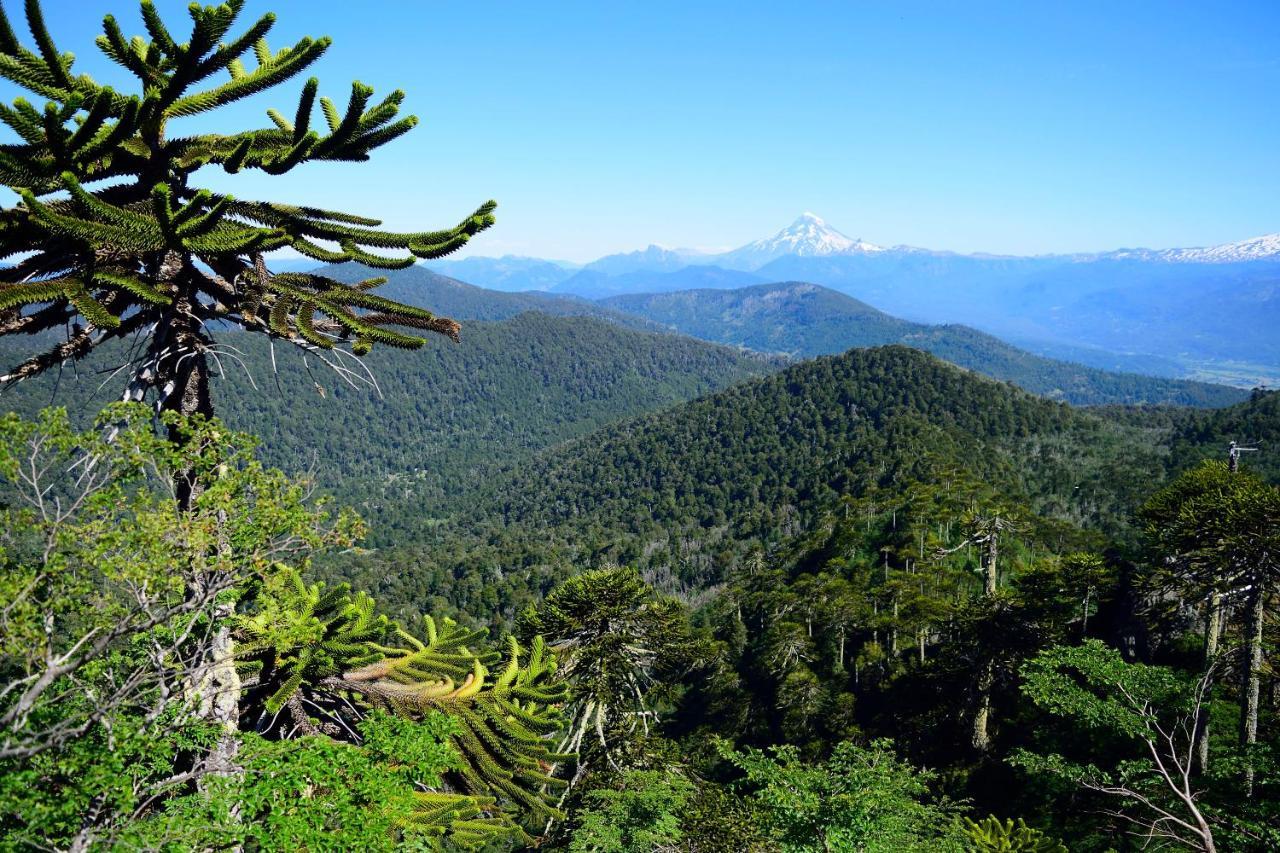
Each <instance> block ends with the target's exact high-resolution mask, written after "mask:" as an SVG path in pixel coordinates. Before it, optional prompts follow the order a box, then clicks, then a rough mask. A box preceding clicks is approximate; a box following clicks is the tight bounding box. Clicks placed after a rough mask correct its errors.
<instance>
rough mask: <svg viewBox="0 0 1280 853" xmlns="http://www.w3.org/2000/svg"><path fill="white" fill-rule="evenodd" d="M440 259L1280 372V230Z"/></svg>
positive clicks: (477, 276)
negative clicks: (971, 246)
mask: <svg viewBox="0 0 1280 853" xmlns="http://www.w3.org/2000/svg"><path fill="white" fill-rule="evenodd" d="M433 268H434V269H438V270H440V271H442V272H446V273H447V274H449V275H456V276H457V277H459V278H463V279H464V280H467V281H470V282H472V283H474V284H478V285H481V286H484V287H490V288H494V289H501V290H521V289H528V290H547V291H551V292H554V293H560V294H567V295H577V296H581V297H585V298H589V299H603V298H611V297H614V296H619V295H628V294H636V293H662V292H672V291H676V290H683V289H698V288H736V287H743V286H750V285H753V284H759V283H768V282H780V281H805V282H812V283H815V284H821V285H824V286H826V287H829V288H832V289H834V290H837V291H840V292H842V293H845V294H847V295H850V296H853V297H856V298H858V299H861V300H863V301H865V302H868V303H870V304H873V305H875V306H876V307H878V308H880V309H882V310H884V311H887V312H889V313H890V314H893V315H896V316H900V317H905V318H908V319H911V320H917V321H923V322H928V323H964V324H967V325H971V326H974V327H976V328H978V329H981V330H983V331H985V332H989V333H992V334H996V335H999V336H1001V337H1002V338H1005V339H1007V340H1016V341H1018V342H1020V343H1025V344H1026V345H1027V346H1029V347H1031V348H1033V349H1038V350H1043V351H1046V352H1055V351H1057V352H1061V351H1064V350H1069V351H1073V352H1084V353H1088V352H1090V351H1097V352H1098V353H1099V358H1098V363H1106V364H1111V363H1113V361H1114V358H1113V357H1114V356H1117V355H1118V356H1122V357H1130V358H1133V359H1136V360H1137V361H1138V362H1142V361H1148V362H1152V363H1159V364H1163V365H1167V366H1168V367H1167V371H1168V372H1176V373H1180V374H1181V375H1183V376H1202V377H1206V378H1219V379H1223V380H1225V381H1229V382H1232V383H1233V384H1237V385H1242V386H1249V385H1253V384H1258V383H1260V382H1264V383H1265V382H1268V381H1269V382H1271V383H1273V384H1274V383H1275V382H1277V381H1280V335H1277V334H1276V333H1275V331H1274V330H1275V329H1277V328H1280V234H1272V235H1267V236H1263V237H1258V238H1254V239H1250V240H1244V241H1241V242H1237V243H1230V244H1227V245H1222V246H1215V247H1209V248H1181V249H1163V250H1156V249H1118V250H1116V251H1111V252H1101V253H1091V254H1067V255H1043V256H1036V257H1014V256H1003V255H986V254H968V255H964V254H957V253H955V252H940V251H932V250H929V249H922V248H917V247H912V246H893V247H883V246H878V245H875V244H872V243H869V242H867V241H865V240H861V239H855V238H851V237H848V236H847V235H845V234H842V233H840V232H839V231H837V230H836V229H834V228H832V227H831V226H830V225H828V224H827V223H825V222H824V221H823V220H822V219H820V218H819V217H817V216H815V215H813V214H811V213H806V214H804V215H802V216H800V217H799V218H798V219H796V220H795V221H794V222H793V223H792V224H791V225H789V226H788V227H786V228H784V229H782V230H781V231H779V232H778V233H777V234H775V235H773V236H772V237H769V238H765V239H761V240H756V241H753V242H751V243H748V244H746V245H745V246H742V247H740V248H738V249H734V250H733V251H730V252H725V253H721V254H700V253H697V252H694V251H691V250H682V249H665V248H662V247H658V246H650V247H649V248H647V249H645V250H642V251H639V252H631V253H626V254H620V255H610V256H608V257H606V258H601V259H600V260H598V261H595V262H593V263H591V264H587V265H585V266H584V267H582V268H581V269H576V268H571V267H569V266H567V265H563V264H556V263H554V262H550V261H537V260H535V259H528V258H520V259H517V258H498V259H489V258H467V259H465V260H462V261H455V262H445V263H437V264H434V265H433ZM1091 363H1092V362H1091Z"/></svg>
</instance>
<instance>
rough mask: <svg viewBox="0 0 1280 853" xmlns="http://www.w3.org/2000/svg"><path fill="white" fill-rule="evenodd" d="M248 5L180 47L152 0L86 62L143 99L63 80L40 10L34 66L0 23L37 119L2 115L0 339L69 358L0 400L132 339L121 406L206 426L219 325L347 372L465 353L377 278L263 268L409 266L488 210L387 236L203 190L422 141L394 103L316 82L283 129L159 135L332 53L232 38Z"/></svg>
mask: <svg viewBox="0 0 1280 853" xmlns="http://www.w3.org/2000/svg"><path fill="white" fill-rule="evenodd" d="M243 5H244V0H227V2H225V3H223V4H221V5H211V6H201V5H199V4H192V5H191V7H190V10H189V11H190V15H191V30H190V35H189V36H188V37H187V40H186V41H181V42H180V41H179V39H178V37H177V36H175V35H174V34H173V33H171V31H170V30H169V28H168V27H167V25H166V24H165V23H164V21H163V20H161V17H160V15H159V13H158V12H157V11H156V9H155V6H154V5H153V3H152V2H151V0H142V2H141V12H142V19H143V23H144V24H145V27H146V30H147V35H146V36H135V37H133V38H131V39H130V38H126V36H125V35H124V33H123V31H122V29H121V26H120V24H119V23H118V22H117V21H116V19H115V18H114V17H112V16H110V15H108V16H107V17H106V18H105V19H104V21H103V35H101V36H99V37H98V40H97V46H98V48H99V49H100V50H101V51H102V52H103V53H104V54H105V55H106V56H107V57H108V58H110V59H111V60H112V61H113V62H115V63H117V64H118V65H120V66H122V67H123V68H124V69H125V70H127V71H128V72H130V73H131V74H132V75H133V76H135V77H136V78H137V79H138V83H139V89H140V93H139V94H125V93H122V92H117V91H115V90H113V89H112V88H111V87H109V86H104V85H101V84H99V83H97V82H95V81H94V80H93V79H92V78H91V77H89V76H88V75H86V74H80V75H75V74H73V72H72V64H73V61H74V57H73V56H72V55H71V54H69V53H62V52H60V51H59V50H58V49H57V48H56V46H55V45H54V43H53V40H52V38H51V37H50V35H49V32H48V29H47V28H46V26H45V23H44V19H43V15H42V12H41V9H40V4H39V2H38V0H27V2H26V3H25V12H26V19H27V24H28V28H29V30H30V31H31V33H32V36H33V38H34V41H35V49H34V50H33V49H31V48H29V47H27V46H25V45H23V44H22V42H21V41H20V40H19V38H18V37H17V35H16V34H15V32H14V27H13V26H12V25H11V23H10V21H9V19H8V16H7V15H6V14H5V13H4V10H3V9H2V8H0V77H3V78H5V79H7V80H9V81H11V82H13V83H16V84H17V85H18V86H20V87H22V88H24V89H26V90H28V91H30V92H31V93H33V94H34V95H36V96H38V97H39V98H42V99H45V101H46V103H45V104H44V105H43V107H37V106H36V105H34V104H33V103H32V102H30V101H28V100H27V99H26V98H23V97H19V98H16V99H15V100H14V101H13V102H12V104H10V105H7V106H6V105H3V104H0V122H3V123H4V124H5V125H7V126H8V128H9V129H10V130H11V131H12V132H13V133H14V134H15V135H16V137H17V140H16V141H14V142H10V143H8V144H4V145H0V183H3V184H4V185H5V186H8V187H10V188H11V189H13V190H14V192H15V193H17V194H18V196H19V197H20V198H21V203H20V204H18V205H17V206H15V207H12V208H6V209H3V210H0V258H8V257H14V256H18V255H25V257H22V258H21V260H20V261H19V262H18V263H17V264H16V265H14V266H13V267H11V268H8V269H6V270H4V271H3V272H0V334H11V333H15V332H24V333H35V332H40V331H44V330H49V329H55V328H59V327H62V326H64V325H67V326H70V327H71V328H70V333H69V334H68V336H67V339H66V340H65V341H64V342H62V343H60V344H58V345H57V346H56V347H54V348H52V349H50V350H49V351H47V352H43V353H40V354H38V355H35V356H33V357H31V358H30V359H28V360H27V361H25V362H23V363H22V364H20V365H18V366H17V367H15V368H14V369H12V370H11V371H10V372H9V373H7V374H5V375H3V376H0V383H4V382H13V381H17V380H21V379H24V378H26V377H29V376H32V375H35V374H37V373H40V372H41V371H43V370H45V369H47V368H49V367H51V366H54V365H57V364H60V363H62V362H65V361H67V360H69V359H74V358H79V357H81V356H83V355H85V354H86V353H87V352H89V351H90V350H92V349H93V348H94V347H96V346H98V345H99V344H101V343H102V342H104V341H106V340H109V339H111V338H115V337H122V336H125V335H130V334H133V333H135V332H138V331H143V332H144V333H149V335H150V337H149V345H148V346H147V347H146V348H145V351H144V352H143V354H142V355H140V356H139V358H138V359H137V360H136V362H135V363H134V365H133V367H134V370H133V375H132V377H131V381H130V385H129V390H128V391H127V392H126V394H127V395H128V396H129V398H131V399H142V398H143V397H144V396H145V395H146V393H147V392H148V391H149V390H150V389H157V390H158V392H159V396H160V400H159V401H158V402H159V404H160V405H162V406H164V407H168V408H178V409H181V410H183V411H186V412H192V411H204V412H205V413H206V414H207V413H208V409H209V404H208V400H207V389H206V388H205V387H204V386H205V384H206V383H207V366H206V364H205V358H206V354H208V353H209V352H211V351H214V349H213V343H212V341H211V340H210V338H209V336H208V333H207V325H208V324H209V323H210V322H211V321H219V322H230V323H233V324H236V325H239V326H242V327H244V328H246V329H251V330H256V331H259V332H263V333H266V334H268V335H271V336H274V337H280V338H283V339H286V340H288V341H291V342H293V343H296V344H298V345H299V346H301V347H303V348H305V349H309V350H311V351H318V350H324V351H327V350H332V349H334V348H335V347H336V346H337V345H338V344H339V343H340V342H347V343H348V345H349V347H350V352H353V353H355V354H357V355H361V354H364V353H365V352H367V351H368V350H369V349H370V347H372V346H373V344H375V343H384V344H387V345H389V346H395V347H404V348H416V347H420V346H422V345H423V343H425V338H424V337H422V336H421V335H420V334H418V333H419V332H436V333H441V334H444V335H447V336H450V337H453V338H456V337H457V334H458V324H457V323H455V322H454V321H452V320H448V319H444V318H440V317H436V316H435V315H434V314H433V313H431V312H430V311H427V310H425V309H422V308H418V307H414V306H409V305H404V304H400V303H397V302H393V301H391V300H388V299H384V298H381V297H379V296H377V295H375V294H373V293H371V292H370V291H371V290H372V288H374V287H377V286H378V285H379V284H381V283H382V280H381V279H370V280H368V281H364V282H361V283H359V284H355V285H350V284H344V283H342V282H339V281H337V280H335V279H332V278H328V277H325V276H321V275H314V274H290V275H273V274H272V273H271V272H270V270H269V269H268V266H267V264H266V263H265V262H264V258H263V253H264V252H268V251H270V250H272V249H279V248H284V247H292V248H293V249H296V250H297V251H299V252H301V253H302V254H304V255H306V256H307V257H310V258H314V259H316V260H317V261H323V262H326V263H337V262H344V261H357V262H359V263H362V264H366V265H369V266H373V267H382V268H388V269H395V268H401V267H405V266H409V265H411V264H412V263H414V261H415V259H418V258H423V259H426V258H438V257H441V256H443V255H446V254H448V253H450V252H452V251H454V250H455V249H457V248H459V247H460V246H462V245H463V244H464V243H465V242H466V241H467V240H468V239H469V238H470V237H471V236H473V235H475V234H476V233H478V232H480V231H482V230H484V229H485V228H488V227H489V226H490V225H491V224H492V223H493V214H492V212H493V209H494V203H493V202H486V203H485V204H483V205H481V206H480V207H479V208H478V209H477V210H476V211H475V212H474V213H473V214H472V215H470V216H468V217H466V218H465V219H464V220H463V221H462V222H461V223H459V224H458V225H456V226H454V227H452V228H447V229H444V230H437V231H416V232H392V231H386V230H383V229H381V228H380V227H379V225H380V223H379V222H378V220H375V219H369V218H366V217H362V216H355V215H352V214H347V213H342V212H337V211H329V210H320V209H317V208H313V207H307V206H303V205H296V204H282V203H277V202H273V201H253V200H245V199H237V198H233V197H231V196H228V195H221V194H218V193H213V192H210V191H209V190H206V189H199V188H198V187H197V185H196V173H197V172H198V171H199V170H200V169H202V168H205V167H221V168H222V169H224V170H225V171H227V172H232V173H234V172H239V171H242V170H245V169H257V170H261V171H263V172H266V173H267V174H272V175H279V174H283V173H285V172H288V171H291V170H292V169H294V168H296V167H298V166H300V165H302V164H304V163H308V162H315V161H344V162H357V161H362V160H367V159H368V158H369V156H370V153H371V152H372V151H373V150H374V149H376V148H379V147H381V146H382V145H385V144H386V143H388V142H390V141H391V140H393V139H396V138H397V137H399V136H401V135H402V134H404V133H406V132H407V131H409V130H410V129H412V128H413V127H414V125H415V124H416V123H417V119H416V118H415V117H414V116H400V105H401V103H402V101H403V99H404V93H403V92H401V91H398V90H397V91H394V92H392V93H391V94H390V95H388V96H387V97H385V98H383V99H382V100H380V101H376V102H375V101H373V90H372V89H370V88H369V87H368V86H365V85H364V84H362V83H359V82H355V83H353V84H352V86H351V94H350V97H349V98H348V99H347V102H346V105H345V106H342V107H340V106H338V105H337V104H335V103H334V102H333V101H331V100H329V99H328V98H326V97H320V96H319V94H318V93H319V82H318V81H317V80H316V78H314V77H313V78H311V79H309V80H307V81H306V83H305V84H304V85H303V87H302V91H301V94H300V96H299V98H298V104H297V108H296V109H295V110H293V111H292V112H291V116H292V117H291V118H286V117H285V116H284V115H282V114H281V113H280V112H278V111H276V110H269V111H268V115H269V117H270V119H271V125H270V126H267V127H262V128H256V129H250V130H243V131H238V132H233V133H227V134H219V133H205V134H198V135H190V136H184V135H181V134H171V133H170V132H169V130H170V122H173V121H175V120H180V119H183V118H185V117H188V116H192V115H196V114H199V113H204V112H208V111H210V110H215V109H217V108H219V107H222V106H226V105H227V104H230V103H233V102H235V101H238V100H240V99H242V98H246V97H248V96H250V95H255V94H258V93H260V92H262V91H264V90H266V89H269V88H271V87H274V86H277V85H279V84H281V83H283V82H284V81H286V80H288V79H289V78H292V77H294V76H296V75H297V74H299V73H300V72H301V71H303V70H304V69H305V68H307V67H308V66H309V65H311V64H312V63H313V62H315V61H316V60H317V59H318V58H319V57H320V56H321V55H322V54H323V53H324V52H325V51H326V50H327V49H328V47H329V44H330V41H329V39H328V38H319V39H312V38H303V39H301V40H300V41H298V42H297V43H296V44H294V45H292V46H291V47H285V48H283V49H280V50H272V49H271V48H270V47H268V44H267V41H266V36H267V34H268V32H269V31H270V30H271V29H272V26H273V25H274V23H275V16H274V15H271V14H266V15H264V16H263V17H261V18H260V19H258V20H257V21H255V22H253V23H252V24H250V25H249V26H248V27H247V28H246V29H244V30H243V31H242V32H239V33H238V34H236V33H233V32H232V29H233V26H234V25H235V22H236V18H237V17H238V16H239V13H240V11H241V8H242V6H243ZM218 78H222V79H218ZM317 102H318V103H317ZM317 108H318V109H319V112H320V113H321V116H322V120H321V121H320V122H319V123H318V124H317V123H316V122H314V121H313V116H314V114H315V112H316V111H317ZM396 327H401V328H403V329H408V330H411V331H408V332H406V331H399V330H397V328H396ZM339 372H342V368H341V367H340V365H339ZM344 375H347V374H344ZM348 378H350V377H349V376H348Z"/></svg>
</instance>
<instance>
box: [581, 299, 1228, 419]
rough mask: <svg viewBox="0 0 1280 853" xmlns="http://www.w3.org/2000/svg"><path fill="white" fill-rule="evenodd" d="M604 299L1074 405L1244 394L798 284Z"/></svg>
mask: <svg viewBox="0 0 1280 853" xmlns="http://www.w3.org/2000/svg"><path fill="white" fill-rule="evenodd" d="M603 304H605V305H608V306H611V307H614V308H617V309H619V310H621V311H624V312H627V313H629V314H634V315H637V316H640V317H643V318H645V319H647V320H651V321H653V322H654V323H657V324H660V325H662V326H666V327H668V328H671V329H674V330H676V331H679V332H682V333H684V334H688V335H693V336H694V337H699V338H703V339H704V340H710V341H717V342H719V343H726V344H732V345H734V346H742V347H747V348H749V349H754V350H759V351H762V352H781V353H786V354H789V355H793V356H799V357H812V356H817V355H832V354H837V353H841V352H844V351H845V350H847V349H849V348H850V347H866V346H879V345H883V344H891V343H901V344H906V345H908V346H912V347H916V348H918V349H922V350H925V351H927V352H931V353H933V354H934V355H936V356H938V357H940V358H942V359H945V360H947V361H950V362H952V363H953V364H957V365H959V366H961V367H965V368H967V369H970V370H974V371H976V372H978V373H982V374H985V375H987V376H991V377H993V378H996V379H1001V380H1005V381H1009V382H1013V383H1014V384H1016V385H1018V386H1019V387H1021V388H1023V389H1024V390H1027V391H1031V392H1033V393H1036V394H1041V395H1044V396H1047V397H1051V398H1055V399H1062V400H1065V401H1067V402H1070V403H1074V404H1078V405H1090V404H1099V403H1120V402H1124V403H1170V404H1177V405H1196V406H1225V405H1229V404H1231V403H1236V402H1240V401H1241V400H1243V399H1245V397H1246V396H1247V395H1246V392H1243V391H1239V390H1237V389H1233V388H1228V387H1226V386H1221V385H1211V384H1208V383H1200V382H1189V381H1182V380H1171V379H1158V378H1153V377H1146V376H1139V375H1136V374H1117V373H1108V372H1106V371H1102V370H1098V369H1096V368H1091V367H1086V366H1084V365H1079V364H1070V363H1066V362H1062V361H1056V360H1053V359H1048V358H1043V357H1041V356H1036V355H1033V354H1031V353H1028V352H1026V351H1023V350H1020V349H1018V348H1016V347H1013V346H1010V345H1009V344H1006V343H1004V342H1003V341H1001V340H999V339H997V338H995V337H992V336H991V335H987V334H985V333H983V332H980V331H978V330H976V329H971V328H968V327H965V326H959V325H942V326H929V325H924V324H920V323H912V322H910V321H907V320H901V319H899V318H897V317H892V316H890V315H888V314H885V313H884V312H882V311H879V310H877V309H875V308H873V307H871V306H870V305H867V304H866V303H864V302H860V301H859V300H856V299H853V298H852V297H849V296H845V295H844V294H841V293H838V292H836V291H834V290H830V289H828V288H825V287H821V286H819V285H815V284H809V283H803V282H784V283H780V284H765V285H756V286H753V287H746V288H739V289H737V290H727V291H715V290H691V291H684V292H678V293H669V294H636V295H629V296H617V297H612V298H609V299H606V300H604V302H603Z"/></svg>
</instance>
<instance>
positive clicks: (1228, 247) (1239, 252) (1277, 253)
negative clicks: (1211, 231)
mask: <svg viewBox="0 0 1280 853" xmlns="http://www.w3.org/2000/svg"><path fill="white" fill-rule="evenodd" d="M1099 257H1104V258H1120V259H1133V260H1142V261H1165V262H1168V263H1183V264H1229V263H1240V262H1245V261H1265V260H1280V234H1264V235H1263V236H1261V237H1253V238H1251V239H1248V240H1240V241H1238V242H1235V243H1224V244H1222V245H1221V246H1207V247H1203V248H1192V249H1120V250H1118V251H1115V252H1107V253H1105V254H1103V255H1100V256H1099Z"/></svg>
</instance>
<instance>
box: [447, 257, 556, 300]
mask: <svg viewBox="0 0 1280 853" xmlns="http://www.w3.org/2000/svg"><path fill="white" fill-rule="evenodd" d="M427 269H429V270H431V271H432V272H435V273H439V274H441V275H446V276H449V277H451V278H455V279H459V280H461V281H467V282H470V283H472V284H475V285H479V286H480V287H485V288H488V289H490V290H500V291H504V292H508V293H510V292H516V291H522V290H549V289H550V288H551V287H552V286H554V285H556V284H559V283H560V282H562V281H564V280H565V279H566V278H568V277H569V276H571V275H573V273H574V271H575V270H576V269H577V267H576V266H573V265H569V264H566V263H564V262H562V261H544V260H542V259H541V258H525V257H520V256H517V255H504V256H503V257H501V258H482V257H471V258H462V259H460V260H451V259H449V258H442V259H440V260H437V261H431V262H430V264H429V265H428V266H427Z"/></svg>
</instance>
